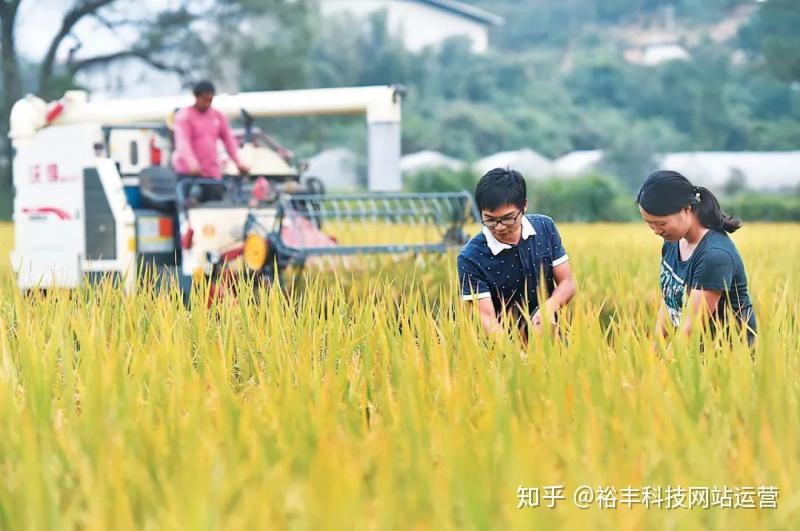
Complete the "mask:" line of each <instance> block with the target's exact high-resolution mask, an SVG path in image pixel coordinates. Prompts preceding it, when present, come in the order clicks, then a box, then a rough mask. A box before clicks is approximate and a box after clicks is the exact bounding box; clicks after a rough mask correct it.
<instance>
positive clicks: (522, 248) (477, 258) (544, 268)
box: [457, 214, 569, 314]
mask: <svg viewBox="0 0 800 531" xmlns="http://www.w3.org/2000/svg"><path fill="white" fill-rule="evenodd" d="M567 260H569V256H567V252H566V251H565V250H564V246H563V245H562V244H561V236H560V235H559V234H558V229H557V228H556V224H555V223H554V222H553V220H552V219H551V218H549V217H547V216H543V215H539V214H533V215H526V216H523V218H522V237H521V239H520V241H519V243H518V244H517V245H508V244H505V243H502V242H500V241H498V240H497V238H495V237H494V236H493V235H492V233H491V232H490V231H489V229H487V228H486V227H484V228H483V230H482V231H481V232H480V233H479V234H478V235H476V236H475V237H473V238H472V239H471V240H470V241H469V242H467V244H466V245H465V246H464V247H463V248H462V249H461V252H460V253H459V254H458V260H457V262H458V280H459V285H460V286H461V295H462V297H463V299H464V300H477V299H483V298H486V297H491V298H492V303H493V304H494V308H495V311H496V312H498V314H499V312H500V311H502V310H505V309H510V308H512V307H513V306H514V305H516V304H519V305H520V306H521V307H522V308H527V310H528V311H529V312H530V313H533V312H535V311H536V309H537V308H538V307H539V301H538V299H537V290H538V287H539V279H540V278H543V279H544V281H545V283H546V286H545V288H546V293H547V294H548V296H549V295H550V294H551V293H552V292H553V290H554V289H555V281H554V279H553V268H554V267H556V266H557V265H559V264H563V263H564V262H566V261H567Z"/></svg>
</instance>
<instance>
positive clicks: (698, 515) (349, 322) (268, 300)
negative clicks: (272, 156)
mask: <svg viewBox="0 0 800 531" xmlns="http://www.w3.org/2000/svg"><path fill="white" fill-rule="evenodd" d="M561 231H562V236H563V239H564V243H565V245H566V247H567V251H568V252H569V254H570V256H571V264H572V268H573V271H574V274H575V275H576V279H577V283H578V287H579V292H578V296H577V297H576V299H575V300H574V301H573V303H572V305H571V306H570V308H569V310H568V312H567V315H566V318H565V319H563V320H562V322H561V326H562V335H561V339H560V340H554V339H551V338H545V339H542V340H536V341H532V342H531V343H530V344H529V345H528V347H527V350H526V351H525V352H522V351H523V347H522V345H521V344H520V343H519V340H518V338H516V337H515V336H514V335H509V336H508V337H502V338H499V339H497V340H489V339H487V338H485V337H484V335H483V333H482V331H481V329H480V325H479V324H478V319H477V316H476V315H474V314H473V313H472V312H471V311H469V310H468V309H466V308H464V307H463V306H462V305H461V303H460V302H459V300H458V299H459V297H458V293H457V292H458V290H457V286H456V284H457V283H456V279H455V272H454V264H455V255H454V254H450V255H445V256H425V257H408V258H401V259H386V260H371V261H369V263H368V265H369V266H370V268H369V272H367V271H365V268H363V267H362V268H360V269H359V270H358V271H355V272H346V271H341V270H338V271H336V272H335V273H317V272H314V271H307V272H306V273H304V274H302V275H300V276H299V277H297V278H296V279H295V280H294V281H289V280H287V282H286V283H285V284H284V285H283V286H281V287H278V286H274V285H273V286H272V287H271V288H268V289H266V290H265V291H262V292H261V293H259V294H258V295H259V296H258V297H249V296H244V295H241V296H240V297H239V298H237V299H227V300H223V301H220V302H219V303H218V304H217V305H215V307H214V308H212V309H210V310H208V309H206V308H205V306H204V304H203V293H202V287H201V289H199V290H198V291H197V292H195V294H194V297H195V299H194V301H193V302H194V304H193V306H192V309H188V308H186V307H185V306H184V305H183V303H182V301H181V297H180V295H179V294H178V293H175V292H161V293H155V292H154V291H153V290H152V289H149V288H148V287H146V286H145V287H143V288H142V289H140V290H139V291H138V292H136V293H134V294H131V295H125V294H124V293H122V292H121V291H120V290H118V289H115V288H114V287H113V286H112V285H111V284H102V285H98V286H95V287H87V288H85V289H82V290H79V291H75V292H66V291H59V290H51V291H48V292H47V293H46V294H31V295H23V294H21V293H19V291H18V290H17V289H16V288H15V285H14V279H13V275H12V273H11V272H10V271H9V270H8V260H7V259H3V260H2V261H1V262H0V263H2V270H0V293H1V294H2V297H0V528H3V529H115V530H118V529H146V530H148V529H153V530H156V529H159V530H160V529H254V528H269V529H329V528H330V529H403V530H405V529H437V530H438V529H456V528H458V529H461V528H466V529H530V528H541V529H552V528H566V529H589V528H597V529H654V528H663V527H668V528H672V529H744V528H758V529H789V528H796V527H797V526H798V524H797V522H798V521H800V479H798V478H800V403H799V402H798V400H799V399H800V378H799V376H800V341H799V339H800V279H798V275H797V263H798V262H799V261H800V238H798V234H800V230H798V227H797V226H792V225H757V224H750V225H746V226H745V227H744V228H743V229H742V230H741V231H740V232H738V233H736V234H735V235H734V240H735V241H736V243H737V245H738V246H739V249H740V251H741V253H742V255H743V257H744V260H745V264H746V266H747V270H748V276H749V279H750V285H751V292H752V297H753V302H754V304H755V307H756V311H757V315H758V319H759V331H760V337H759V342H758V346H757V351H756V356H755V360H754V361H753V360H752V359H751V356H750V352H749V351H748V349H747V348H746V346H744V345H742V344H741V343H734V344H732V345H725V346H722V347H721V348H706V349H705V350H703V351H701V350H700V348H699V347H698V341H697V340H696V339H693V340H675V341H673V342H671V343H670V344H668V345H665V346H663V347H659V348H655V349H654V348H653V345H652V342H651V340H650V330H651V329H652V327H653V323H654V320H655V312H656V309H657V306H658V303H659V293H658V288H657V281H658V259H659V251H660V241H659V239H658V238H656V237H655V236H653V235H652V234H651V233H650V232H649V230H648V229H647V228H646V227H645V226H644V225H589V226H584V225H564V226H563V227H561ZM12 244H13V242H12V233H11V227H10V226H8V225H6V226H2V227H0V250H1V251H2V252H3V256H6V257H7V256H8V254H7V251H8V249H9V248H10V247H12ZM243 292H244V290H243ZM583 485H585V486H588V487H590V488H591V489H592V490H593V491H594V494H595V499H594V500H593V501H592V502H591V503H589V504H588V508H586V509H581V508H579V507H577V506H576V503H575V500H574V498H573V496H574V493H575V491H576V489H578V488H579V487H581V486H583ZM558 486H563V491H559V490H558V489H557V488H555V487H558ZM773 486H774V487H775V489H777V492H778V493H779V494H778V498H777V501H776V504H777V508H774V509H772V508H758V507H759V504H760V503H761V504H763V502H764V500H765V499H769V496H768V494H769V493H770V492H773V493H774V492H775V491H771V490H765V489H763V487H773ZM520 487H522V488H523V489H533V488H536V489H537V490H536V491H533V490H520ZM599 487H609V488H614V491H613V492H614V500H615V501H616V503H615V505H616V507H615V508H613V507H610V506H609V505H610V502H611V500H612V497H611V496H610V494H609V493H611V492H612V491H610V490H609V491H605V490H604V491H603V492H604V494H606V496H605V497H603V499H604V500H606V503H605V505H604V504H603V502H601V501H598V500H597V497H596V494H597V492H598V491H599V489H598V488H599ZM651 487H652V488H653V489H655V488H660V489H662V490H661V496H663V497H664V498H663V499H662V503H661V507H660V508H659V507H658V506H656V505H655V500H653V503H652V504H648V505H650V506H649V507H646V506H645V504H644V503H643V502H642V501H641V500H642V492H643V490H644V489H649V488H651ZM668 487H669V488H670V489H671V491H670V493H666V492H665V490H666V489H667V488H668ZM690 487H695V488H698V489H699V490H695V491H693V492H694V493H697V492H703V491H702V488H703V487H705V489H706V493H707V495H708V496H709V497H710V498H712V500H710V501H713V500H716V502H718V504H719V505H723V506H722V507H720V506H709V507H708V508H702V507H699V506H694V507H693V508H691V509H690V508H688V506H689V504H690V501H691V500H690V498H689V496H688V489H689V488H690ZM679 488H680V489H686V490H685V491H684V494H685V495H686V497H685V499H684V500H683V504H684V505H686V506H687V508H683V507H680V504H678V503H677V501H678V499H679V498H680V496H679V495H680V491H678V490H677V489H679ZM749 488H752V489H753V491H752V493H753V494H754V496H753V497H752V501H753V503H754V505H755V507H756V508H746V507H747V506H749V501H748V499H749V497H748V495H747V493H750V492H751V491H750V490H748V489H749ZM623 489H629V490H627V491H625V493H627V494H628V495H632V493H634V492H638V500H639V502H640V503H631V504H630V506H626V505H625V504H624V503H622V502H621V500H622V499H623V495H624V494H625V493H623ZM637 489H638V490H637ZM714 489H716V494H715V492H714ZM726 489H731V490H730V492H729V491H727V490H726ZM734 489H736V490H735V491H734ZM523 492H526V493H527V494H531V493H532V492H536V493H538V494H539V500H538V502H539V503H538V505H539V506H538V507H529V506H526V505H532V503H527V502H529V501H530V502H532V501H533V500H532V498H531V499H525V497H523V496H522V495H521V493H523ZM559 492H561V493H562V494H563V496H564V499H563V500H560V499H558V493H559ZM648 492H651V493H653V492H657V491H654V490H653V491H648ZM676 492H678V494H677V495H676ZM548 496H549V497H548ZM667 496H672V498H670V500H671V502H675V506H673V507H671V508H667V502H666V501H664V500H666V499H667V498H666V497H667ZM715 496H716V497H715ZM629 501H630V498H629ZM695 501H696V500H695ZM728 502H730V504H731V507H730V508H727V507H725V505H727V503H728ZM548 504H553V505H555V507H554V508H549V507H548ZM734 504H736V505H738V506H739V507H736V508H734V507H733V505H734ZM743 504H744V505H745V507H741V505H743ZM520 505H523V507H521V508H520V507H519V506H520Z"/></svg>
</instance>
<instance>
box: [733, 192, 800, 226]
mask: <svg viewBox="0 0 800 531" xmlns="http://www.w3.org/2000/svg"><path fill="white" fill-rule="evenodd" d="M723 208H724V209H725V211H726V212H728V213H729V214H731V215H733V216H737V217H739V218H742V219H744V220H759V221H800V195H798V194H796V195H794V196H792V195H790V194H787V195H784V194H757V193H743V194H741V195H738V196H737V197H735V198H733V199H729V200H727V201H725V203H724V204H723Z"/></svg>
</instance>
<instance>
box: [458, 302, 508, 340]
mask: <svg viewBox="0 0 800 531" xmlns="http://www.w3.org/2000/svg"><path fill="white" fill-rule="evenodd" d="M466 302H467V304H471V303H472V301H466ZM478 313H479V314H480V318H481V325H482V326H483V330H484V331H485V332H486V335H489V336H491V335H494V334H497V333H500V332H502V331H503V326H502V325H501V324H500V321H498V320H497V313H496V312H495V311H494V304H493V303H492V299H491V297H485V298H483V299H478Z"/></svg>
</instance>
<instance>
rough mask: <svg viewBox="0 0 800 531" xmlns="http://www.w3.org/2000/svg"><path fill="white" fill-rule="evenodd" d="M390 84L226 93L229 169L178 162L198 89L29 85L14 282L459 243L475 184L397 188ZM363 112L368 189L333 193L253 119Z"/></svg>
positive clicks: (44, 284) (21, 138)
mask: <svg viewBox="0 0 800 531" xmlns="http://www.w3.org/2000/svg"><path fill="white" fill-rule="evenodd" d="M402 95H403V92H402V89H401V88H399V87H396V86H383V87H356V88H334V89H311V90H297V91H279V92H251V93H239V94H221V95H219V96H216V97H215V98H214V109H216V110H217V111H219V112H221V113H223V114H224V115H225V116H227V117H231V118H233V117H239V118H241V119H242V121H243V124H244V127H243V128H242V129H240V130H234V131H233V137H234V138H235V142H236V149H237V151H235V152H234V154H235V155H237V156H236V157H235V158H236V159H237V164H238V163H239V161H241V165H240V166H239V169H240V170H241V169H242V168H246V169H247V175H244V176H242V175H239V173H241V172H240V171H236V170H237V166H236V165H235V164H233V161H232V160H230V157H229V160H227V161H224V160H223V164H222V169H223V171H222V173H223V174H224V176H223V178H222V179H203V178H197V177H179V176H177V175H176V174H175V173H174V172H173V170H172V169H171V168H170V159H171V157H172V154H173V150H174V149H175V147H174V142H173V139H174V137H173V131H172V125H173V118H174V115H175V112H176V111H177V110H179V109H181V108H185V107H187V106H188V105H190V104H191V98H190V97H189V96H186V97H165V98H146V99H119V100H106V101H89V99H88V96H87V94H86V93H85V92H81V91H70V92H67V93H66V94H65V95H64V97H63V98H61V99H60V100H58V101H56V102H51V103H50V104H47V103H45V102H44V101H42V100H41V99H39V98H37V97H35V96H30V95H29V96H27V97H25V98H23V99H22V100H20V101H18V102H17V103H16V104H15V105H14V107H13V109H12V112H11V119H10V133H9V136H10V137H11V139H12V142H13V146H14V150H15V156H14V161H13V175H14V187H15V191H16V195H15V199H14V221H15V226H14V230H15V249H14V251H13V252H12V253H11V262H12V266H13V268H14V269H15V270H16V272H17V279H18V284H19V286H20V288H22V289H33V288H48V287H77V286H78V285H80V284H81V283H82V282H83V281H84V280H85V279H87V277H88V278H89V279H90V280H91V279H93V278H95V277H98V276H107V275H111V276H115V277H118V278H119V279H120V280H121V281H124V283H125V287H126V289H133V288H134V286H135V285H136V282H135V281H136V274H137V272H138V271H141V270H142V267H141V266H142V264H149V265H155V266H158V267H159V268H160V269H167V270H174V271H175V272H176V273H178V274H179V276H180V277H181V278H183V279H184V280H186V279H190V278H192V277H195V278H196V277H197V276H198V275H207V276H211V277H212V278H216V277H218V276H219V275H223V274H225V273H226V272H227V273H230V272H232V271H235V270H237V268H241V269H245V270H246V271H248V272H249V273H250V274H254V275H263V276H266V277H269V276H270V275H272V274H273V271H275V269H276V266H277V269H278V270H281V269H283V268H285V267H287V266H289V265H292V264H296V265H302V264H303V263H305V262H306V260H308V259H309V258H312V257H317V256H344V255H352V254H364V253H372V254H375V253H406V252H422V251H429V252H441V251H444V250H446V249H447V248H449V247H450V246H453V245H460V244H462V243H463V242H464V241H465V237H466V235H465V233H464V230H463V229H464V224H465V223H467V222H469V221H471V220H473V219H474V218H475V216H476V210H475V207H474V205H473V203H472V199H471V196H470V194H469V193H467V192H459V193H434V194H407V193H400V192H399V190H400V189H401V184H402V183H401V178H400V164H399V162H400V116H401V112H400V108H401V101H402ZM354 113H360V114H365V115H366V118H367V126H368V157H369V162H368V188H369V190H370V191H369V192H368V193H359V194H336V195H331V194H326V193H325V190H324V187H323V185H322V181H321V180H320V179H318V178H316V177H312V176H307V175H304V173H303V172H304V170H305V168H304V165H303V164H302V163H299V162H298V161H296V160H295V158H294V157H293V155H292V154H291V152H290V151H289V150H287V149H286V148H283V147H282V146H280V145H279V144H278V143H277V142H276V141H274V140H273V139H272V138H270V137H269V136H267V135H266V134H265V133H264V132H263V131H261V130H259V129H258V128H256V127H254V125H253V121H254V119H255V118H258V117H275V116H299V115H309V114H354Z"/></svg>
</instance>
